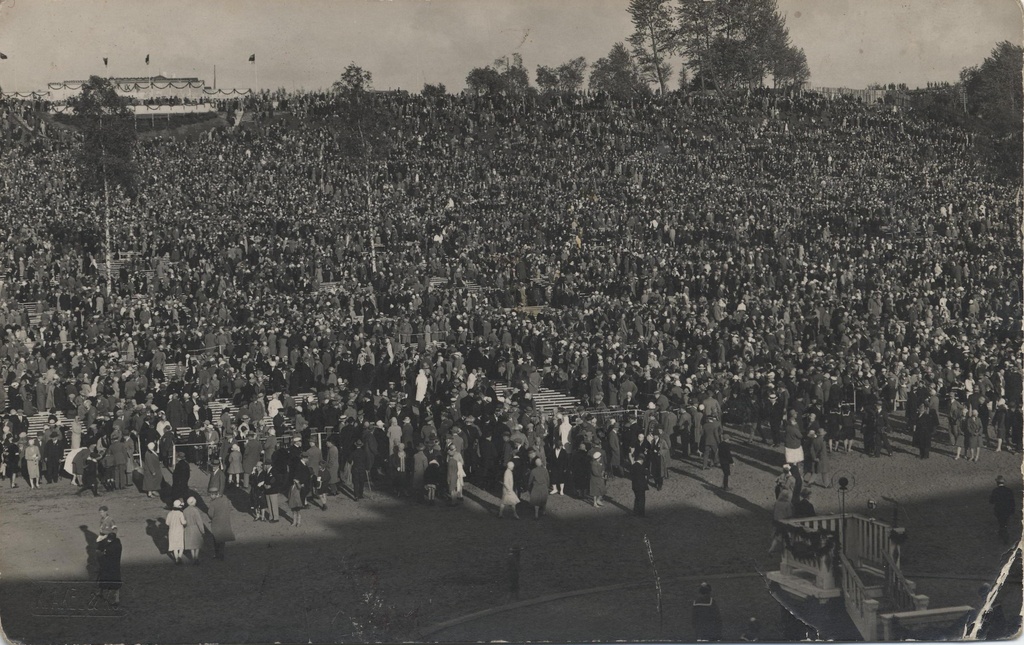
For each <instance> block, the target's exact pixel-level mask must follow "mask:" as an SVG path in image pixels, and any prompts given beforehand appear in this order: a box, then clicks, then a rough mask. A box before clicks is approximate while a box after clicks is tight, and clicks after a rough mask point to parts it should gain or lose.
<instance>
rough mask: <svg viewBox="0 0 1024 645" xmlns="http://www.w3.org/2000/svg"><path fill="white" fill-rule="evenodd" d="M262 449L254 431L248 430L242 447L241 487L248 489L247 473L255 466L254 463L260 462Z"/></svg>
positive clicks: (250, 472)
mask: <svg viewBox="0 0 1024 645" xmlns="http://www.w3.org/2000/svg"><path fill="white" fill-rule="evenodd" d="M262 451H263V445H262V443H260V440H259V439H257V438H256V433H255V432H250V433H249V436H248V438H247V440H246V442H245V445H244V446H243V448H242V488H244V489H246V490H248V489H249V475H251V474H252V471H253V469H254V468H256V464H258V463H259V462H260V454H261V453H262Z"/></svg>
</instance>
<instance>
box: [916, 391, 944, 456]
mask: <svg viewBox="0 0 1024 645" xmlns="http://www.w3.org/2000/svg"><path fill="white" fill-rule="evenodd" d="M938 429H939V415H938V413H937V412H936V411H935V410H933V409H931V408H929V407H928V405H927V404H925V403H922V404H920V405H919V406H918V415H917V421H916V422H915V423H914V445H916V446H917V449H918V450H919V451H920V452H921V459H927V458H928V454H929V453H930V452H931V449H932V437H933V436H935V431H936V430H938Z"/></svg>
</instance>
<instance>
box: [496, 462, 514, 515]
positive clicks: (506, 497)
mask: <svg viewBox="0 0 1024 645" xmlns="http://www.w3.org/2000/svg"><path fill="white" fill-rule="evenodd" d="M515 468H516V462H514V461H509V462H508V463H507V464H505V473H504V475H502V478H501V501H500V502H499V503H498V519H501V516H502V515H503V514H504V512H505V507H506V506H511V507H512V517H514V518H516V519H517V520H518V519H519V513H518V512H516V505H517V504H519V496H518V495H516V485H515V475H514V472H513V471H515Z"/></svg>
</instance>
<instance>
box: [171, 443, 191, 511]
mask: <svg viewBox="0 0 1024 645" xmlns="http://www.w3.org/2000/svg"><path fill="white" fill-rule="evenodd" d="M177 459H178V463H176V464H175V465H174V471H173V472H172V473H171V500H172V501H173V500H176V499H180V500H183V501H184V500H186V499H188V479H189V476H190V475H191V474H192V472H191V468H189V465H188V462H187V461H185V455H184V454H183V453H180V452H179V453H178V455H177Z"/></svg>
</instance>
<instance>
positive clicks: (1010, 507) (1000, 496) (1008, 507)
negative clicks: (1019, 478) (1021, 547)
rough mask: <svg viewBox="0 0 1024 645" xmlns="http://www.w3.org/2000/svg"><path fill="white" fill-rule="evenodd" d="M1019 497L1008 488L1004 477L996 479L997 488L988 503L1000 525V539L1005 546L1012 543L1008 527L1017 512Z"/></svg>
mask: <svg viewBox="0 0 1024 645" xmlns="http://www.w3.org/2000/svg"><path fill="white" fill-rule="evenodd" d="M1016 498H1017V496H1016V495H1015V494H1014V492H1013V491H1012V490H1010V489H1009V488H1008V487H1007V486H1006V478H1005V477H1003V476H1002V475H999V476H998V477H996V487H995V488H994V489H992V493H991V494H989V496H988V503H989V504H991V505H992V512H993V513H995V516H996V522H997V523H998V525H999V539H1001V540H1002V541H1003V544H1009V543H1010V532H1009V529H1008V528H1007V525H1008V524H1009V522H1010V518H1011V517H1013V516H1014V513H1015V512H1016V510H1017V499H1016Z"/></svg>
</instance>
